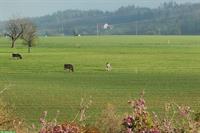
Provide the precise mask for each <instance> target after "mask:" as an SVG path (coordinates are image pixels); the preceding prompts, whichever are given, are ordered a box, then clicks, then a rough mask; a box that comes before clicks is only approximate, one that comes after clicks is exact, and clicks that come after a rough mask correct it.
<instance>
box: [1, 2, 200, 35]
mask: <svg viewBox="0 0 200 133" xmlns="http://www.w3.org/2000/svg"><path fill="white" fill-rule="evenodd" d="M31 19H32V20H33V21H34V22H35V23H36V25H37V27H38V30H39V34H40V35H74V34H82V35H94V34H96V33H97V24H98V25H99V26H98V27H99V28H98V33H99V34H102V35H105V34H117V35H121V34H128V35H129V34H131V35H135V34H149V35H154V34H157V35H159V34H161V35H197V34H200V26H199V22H200V3H199V4H189V3H188V4H176V3H173V2H171V3H164V4H163V5H162V6H160V7H158V8H154V9H151V8H145V7H135V6H134V5H132V6H128V7H121V8H119V9H118V10H116V11H114V12H103V11H99V10H88V11H81V10H66V11H58V12H56V13H54V14H52V15H46V16H43V17H36V18H31ZM106 23H108V24H111V25H112V27H113V28H112V29H107V30H105V29H103V28H102V26H103V25H104V24H106ZM0 30H1V28H0Z"/></svg>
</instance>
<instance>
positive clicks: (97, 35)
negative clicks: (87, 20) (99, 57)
mask: <svg viewBox="0 0 200 133" xmlns="http://www.w3.org/2000/svg"><path fill="white" fill-rule="evenodd" d="M96 28H97V29H96V30H97V36H98V35H99V24H97V27H96Z"/></svg>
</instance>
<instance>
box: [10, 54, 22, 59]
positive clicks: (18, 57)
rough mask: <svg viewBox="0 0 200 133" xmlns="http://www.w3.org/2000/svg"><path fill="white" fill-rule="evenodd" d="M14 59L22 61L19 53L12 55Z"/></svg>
mask: <svg viewBox="0 0 200 133" xmlns="http://www.w3.org/2000/svg"><path fill="white" fill-rule="evenodd" d="M12 58H14V59H15V58H16V59H22V56H21V55H20V54H19V53H17V54H15V53H12Z"/></svg>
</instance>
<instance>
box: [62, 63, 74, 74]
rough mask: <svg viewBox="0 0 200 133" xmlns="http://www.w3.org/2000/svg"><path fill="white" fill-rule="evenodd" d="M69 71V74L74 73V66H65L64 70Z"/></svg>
mask: <svg viewBox="0 0 200 133" xmlns="http://www.w3.org/2000/svg"><path fill="white" fill-rule="evenodd" d="M66 69H69V72H70V71H72V72H74V66H73V65H72V64H64V70H66Z"/></svg>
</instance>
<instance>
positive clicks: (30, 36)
mask: <svg viewBox="0 0 200 133" xmlns="http://www.w3.org/2000/svg"><path fill="white" fill-rule="evenodd" d="M23 27H24V30H23V34H22V37H21V38H22V39H23V40H24V44H25V45H27V46H28V53H30V52H31V47H33V46H34V45H35V41H36V38H37V34H36V32H37V29H36V26H35V25H34V24H33V23H32V22H31V21H29V20H24V22H23Z"/></svg>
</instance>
